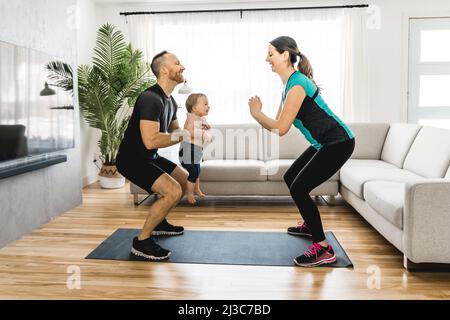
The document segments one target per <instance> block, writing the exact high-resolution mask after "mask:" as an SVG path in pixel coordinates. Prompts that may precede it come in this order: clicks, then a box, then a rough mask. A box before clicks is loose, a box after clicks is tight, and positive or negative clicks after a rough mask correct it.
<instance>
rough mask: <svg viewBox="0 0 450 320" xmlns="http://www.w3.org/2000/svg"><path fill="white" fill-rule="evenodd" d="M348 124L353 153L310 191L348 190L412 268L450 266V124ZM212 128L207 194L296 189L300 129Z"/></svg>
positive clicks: (204, 172)
mask: <svg viewBox="0 0 450 320" xmlns="http://www.w3.org/2000/svg"><path fill="white" fill-rule="evenodd" d="M349 126H350V128H351V129H352V131H353V132H354V134H355V137H356V147H355V151H354V152H353V155H352V157H351V159H350V160H349V161H348V162H347V163H346V164H345V165H344V166H343V167H342V169H341V170H340V172H338V173H336V174H335V175H334V176H333V177H331V178H330V179H329V180H328V181H326V182H324V183H323V184H322V185H320V186H318V187H317V188H315V189H314V190H313V191H312V192H311V195H326V196H336V195H338V194H341V195H342V197H343V198H344V199H345V200H346V201H347V202H348V203H349V204H350V205H351V206H352V207H354V208H355V209H356V210H357V211H358V212H359V213H360V214H361V216H362V217H364V219H365V220H367V221H368V222H369V223H370V224H371V225H372V226H373V227H374V228H375V229H376V230H377V231H378V232H379V233H380V234H381V235H383V236H384V237H385V238H386V239H387V240H388V241H389V242H390V243H392V244H393V245H394V246H395V247H396V248H397V249H399V250H400V251H401V252H403V253H404V257H405V260H404V261H405V267H406V268H408V269H414V268H419V267H421V266H425V264H426V266H427V267H428V266H430V265H429V264H433V265H434V264H450V246H449V245H448V243H450V168H449V166H450V130H445V129H439V128H433V127H422V126H419V125H414V124H400V123H395V124H387V123H350V124H349ZM212 134H213V135H214V136H215V140H214V143H213V144H211V145H209V146H208V147H206V148H205V150H204V161H203V162H202V165H201V174H200V180H201V185H202V190H203V191H204V192H205V193H206V194H209V195H229V196H231V195H240V196H242V195H289V190H288V188H287V187H286V185H285V183H284V181H283V174H284V172H285V171H286V170H287V168H288V167H289V166H290V164H291V163H292V162H293V161H294V160H295V159H296V158H297V157H298V156H299V155H300V154H301V153H302V152H303V151H304V150H305V149H306V148H307V147H308V146H309V144H308V142H307V141H306V140H305V139H304V138H303V136H302V135H301V134H300V133H299V132H298V130H297V129H296V128H291V130H290V131H289V132H288V134H286V135H285V136H283V137H279V136H278V135H276V134H273V133H270V132H268V131H267V130H264V129H263V128H261V127H260V126H259V125H257V124H248V125H221V126H215V127H214V129H213V130H212ZM175 148H176V147H175ZM172 150H175V149H174V148H173V149H172ZM172 154H173V155H175V154H176V152H173V153H172ZM163 155H164V153H163ZM172 160H175V161H176V160H177V159H176V157H175V156H174V157H172ZM130 188H131V193H132V194H134V195H135V202H136V201H137V196H138V194H147V192H146V191H145V190H142V189H141V188H139V187H137V186H135V185H133V184H131V185H130Z"/></svg>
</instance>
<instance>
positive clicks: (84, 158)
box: [77, 0, 100, 187]
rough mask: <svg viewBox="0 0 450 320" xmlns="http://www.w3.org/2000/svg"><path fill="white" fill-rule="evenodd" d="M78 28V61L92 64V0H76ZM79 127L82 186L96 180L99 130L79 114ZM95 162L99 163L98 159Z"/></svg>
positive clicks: (94, 14) (95, 10) (94, 24)
mask: <svg viewBox="0 0 450 320" xmlns="http://www.w3.org/2000/svg"><path fill="white" fill-rule="evenodd" d="M78 13H79V21H80V23H79V29H78V32H77V37H78V63H79V64H92V55H93V53H94V50H93V49H94V46H95V38H96V34H97V29H98V28H99V26H100V25H99V22H98V18H97V15H98V14H99V12H98V7H97V5H96V4H95V3H94V2H93V1H92V0H78ZM80 127H81V175H82V183H83V187H84V186H86V185H88V184H91V183H93V182H95V181H97V180H98V169H97V167H96V165H95V163H94V162H93V160H94V158H95V155H98V154H100V150H99V148H98V144H97V141H98V140H99V139H100V130H98V129H93V128H91V127H89V125H88V124H87V123H86V121H84V119H83V116H80ZM97 163H100V161H98V162H97Z"/></svg>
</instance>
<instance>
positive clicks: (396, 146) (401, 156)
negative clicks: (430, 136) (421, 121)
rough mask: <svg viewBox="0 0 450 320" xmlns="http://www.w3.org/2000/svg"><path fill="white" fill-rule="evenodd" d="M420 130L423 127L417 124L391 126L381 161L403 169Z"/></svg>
mask: <svg viewBox="0 0 450 320" xmlns="http://www.w3.org/2000/svg"><path fill="white" fill-rule="evenodd" d="M420 128H421V126H420V125H417V124H409V123H393V124H391V127H390V128H389V131H388V133H387V136H386V141H385V142H384V145H383V151H382V152H381V160H383V161H386V162H389V163H392V164H393V165H395V166H397V167H399V168H403V163H404V162H405V158H406V155H407V154H408V151H409V148H411V145H412V143H413V142H414V139H415V138H416V136H417V133H418V132H419V130H420Z"/></svg>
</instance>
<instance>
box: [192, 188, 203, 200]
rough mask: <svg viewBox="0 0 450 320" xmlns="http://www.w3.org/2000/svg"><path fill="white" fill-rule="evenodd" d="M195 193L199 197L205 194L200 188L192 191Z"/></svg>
mask: <svg viewBox="0 0 450 320" xmlns="http://www.w3.org/2000/svg"><path fill="white" fill-rule="evenodd" d="M194 193H195V194H196V195H198V196H199V197H202V198H203V197H204V196H206V194H204V193H203V192H202V190H200V189H199V190H195V192H194Z"/></svg>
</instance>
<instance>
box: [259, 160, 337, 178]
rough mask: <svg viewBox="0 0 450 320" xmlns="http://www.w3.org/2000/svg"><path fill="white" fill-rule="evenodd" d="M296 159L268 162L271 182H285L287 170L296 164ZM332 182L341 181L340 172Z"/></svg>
mask: <svg viewBox="0 0 450 320" xmlns="http://www.w3.org/2000/svg"><path fill="white" fill-rule="evenodd" d="M294 161H295V159H290V160H288V159H279V160H270V161H266V167H267V175H268V179H269V181H284V179H283V175H284V174H285V172H286V171H287V169H288V168H289V167H290V166H291V165H292V164H293V163H294ZM328 180H330V181H339V171H338V172H336V173H335V174H334V175H333V176H332V177H331V178H330V179H328Z"/></svg>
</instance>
